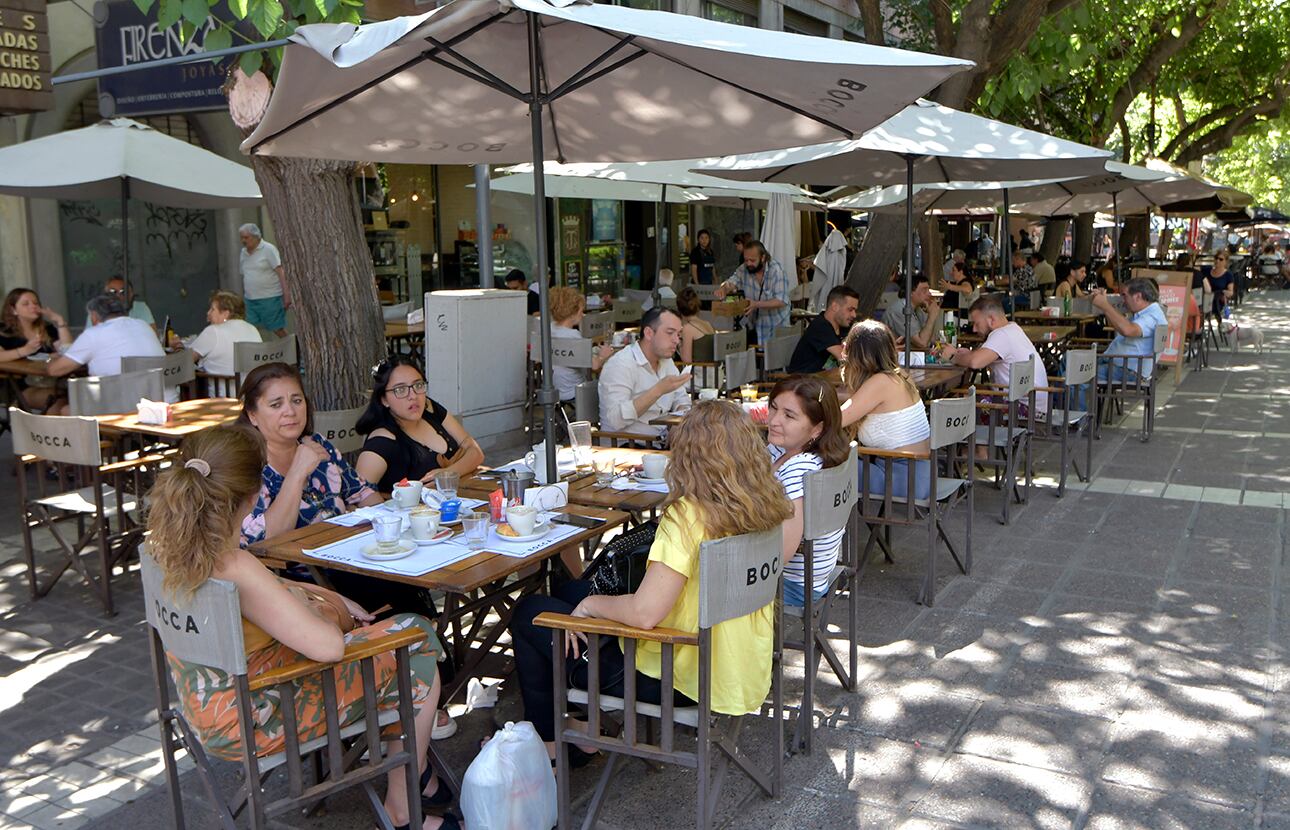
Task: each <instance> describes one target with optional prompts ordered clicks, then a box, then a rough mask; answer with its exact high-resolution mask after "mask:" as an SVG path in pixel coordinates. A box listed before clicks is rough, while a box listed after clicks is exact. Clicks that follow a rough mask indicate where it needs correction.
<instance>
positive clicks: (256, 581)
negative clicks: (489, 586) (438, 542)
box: [148, 427, 460, 830]
mask: <svg viewBox="0 0 1290 830" xmlns="http://www.w3.org/2000/svg"><path fill="white" fill-rule="evenodd" d="M263 466H264V451H263V448H262V447H261V445H260V443H259V442H258V441H256V440H255V438H254V436H252V435H251V434H249V433H248V432H247V431H245V430H242V429H237V428H235V427H214V428H211V429H208V430H204V431H202V432H198V433H196V434H194V435H192V436H190V437H189V438H187V439H185V441H184V443H183V445H182V446H181V447H180V452H179V456H178V459H177V460H176V461H175V463H174V464H173V466H171V468H170V469H168V470H167V471H165V472H164V473H162V474H161V475H160V476H159V477H158V480H157V484H156V486H155V487H154V488H153V489H152V492H151V493H150V502H151V507H150V509H149V514H148V530H149V532H150V538H149V550H150V552H151V554H152V556H153V557H154V558H155V559H156V561H157V564H158V565H159V566H160V568H161V570H162V572H163V574H164V589H165V590H166V591H168V592H170V593H171V594H173V595H175V596H177V597H182V596H184V595H186V594H191V593H192V592H194V591H196V590H197V588H199V587H200V586H201V585H202V583H204V582H205V581H206V580H207V579H209V578H212V577H213V578H217V579H223V580H227V581H229V582H232V583H233V584H234V585H235V586H237V591H238V601H239V603H240V605H241V612H242V630H243V641H244V646H245V650H246V661H247V674H248V675H249V676H250V677H252V678H254V677H257V676H259V675H261V674H263V673H265V672H267V671H272V670H273V669H276V668H279V667H281V666H285V665H288V664H290V663H293V662H296V661H298V660H299V659H300V658H301V657H302V656H303V657H305V658H307V659H310V660H315V661H318V662H325V663H329V662H335V661H337V660H339V659H340V658H341V657H342V655H343V654H344V653H345V649H346V647H347V646H350V645H354V644H357V643H361V642H364V641H368V640H373V639H376V638H378V637H382V636H385V635H388V634H392V633H395V632H398V631H402V630H405V629H409V628H419V629H420V630H421V631H422V632H424V633H425V635H426V638H425V640H423V641H422V642H420V643H418V644H417V645H415V646H413V647H411V649H410V653H411V654H410V659H409V661H408V662H409V664H410V667H411V671H412V687H413V700H414V704H413V705H414V708H415V711H416V715H415V719H414V720H415V723H414V730H415V734H414V735H413V738H414V741H415V744H416V750H415V752H414V757H416V758H419V759H424V758H425V755H426V749H427V748H428V746H429V741H430V734H431V730H432V728H433V725H434V717H435V711H436V708H437V706H438V703H439V688H440V681H439V676H438V671H437V668H436V665H437V660H438V658H439V655H440V652H441V646H440V645H439V640H438V638H437V637H436V635H435V631H434V628H433V627H432V626H431V625H430V621H429V620H427V619H425V618H424V617H420V616H416V615H414V614H398V615H395V616H393V617H391V618H389V619H386V620H384V621H382V622H379V623H375V624H370V625H369V623H372V620H373V618H372V615H371V614H369V613H367V611H366V610H364V609H363V608H362V606H360V605H358V604H357V603H355V602H353V601H352V600H350V599H347V598H346V597H344V596H341V595H339V594H336V593H334V592H331V591H327V590H325V589H323V588H319V587H316V586H312V585H304V584H300V583H292V582H289V581H286V580H282V579H279V578H278V577H276V576H274V575H273V574H272V573H270V572H269V570H268V569H267V568H265V567H264V565H263V564H261V562H260V561H259V560H258V559H256V558H255V557H254V556H253V555H252V554H250V553H249V552H247V551H246V550H244V549H242V548H241V547H240V546H239V544H238V542H239V528H241V527H244V520H245V518H246V517H247V514H248V513H249V512H250V511H251V509H252V505H253V504H256V503H257V502H258V501H259V500H260V499H261V498H262V495H263V494H262V493H261V488H262V481H261V479H262V468H263ZM356 625H357V626H361V627H357V628H356V627H355V626H356ZM346 632H348V633H346ZM167 659H168V662H169V664H170V670H171V676H172V677H173V678H174V681H175V688H176V690H177V692H178V698H179V701H180V706H181V708H182V709H183V712H184V717H185V718H186V720H187V721H188V723H189V724H190V725H191V726H192V727H193V729H194V730H195V731H196V732H197V734H198V736H199V737H200V739H201V742H202V746H203V748H204V749H205V750H206V751H207V752H208V753H209V754H211V755H213V756H215V757H217V758H222V759H226V760H237V759H239V758H240V755H241V752H242V749H243V747H244V745H245V741H246V740H247V737H248V736H246V735H244V734H243V733H242V730H241V726H240V724H239V722H238V715H237V711H238V710H237V706H236V705H235V702H236V694H237V693H236V689H235V684H234V680H233V678H232V677H231V676H230V675H228V674H227V673H226V672H223V671H220V670H218V669H214V668H211V667H209V666H201V665H196V664H192V663H186V662H184V661H182V660H179V659H177V658H175V657H173V656H171V657H168V658H167ZM373 662H374V670H375V679H376V689H377V706H378V708H380V709H394V708H397V706H398V675H397V667H396V659H395V655H394V653H393V652H387V653H384V654H381V655H378V656H377V657H375V658H374V661H373ZM332 671H333V673H334V675H335V678H336V690H337V695H336V707H337V710H338V716H339V719H340V723H341V725H342V726H345V725H349V724H353V723H357V722H359V721H360V720H361V719H362V718H363V717H364V715H365V711H364V710H365V706H364V699H363V682H362V672H361V664H360V663H359V662H352V663H346V664H344V665H340V666H336V667H335V668H334V669H332ZM251 713H252V714H251V716H252V719H253V720H254V722H255V732H254V735H252V736H250V737H251V739H252V740H253V741H254V743H255V749H256V752H257V754H260V755H270V754H273V753H276V752H281V751H282V750H283V749H284V748H285V744H286V737H287V736H286V733H285V731H284V721H283V717H282V710H281V698H280V696H279V694H278V692H277V691H276V690H275V689H263V690H260V691H258V692H253V693H252V699H251ZM295 714H296V723H297V728H298V734H299V738H300V740H301V741H302V742H303V741H308V740H312V739H314V738H318V737H321V736H323V735H325V734H326V731H327V720H326V707H325V704H324V703H323V692H322V681H321V678H320V676H319V675H317V674H315V675H311V676H308V677H305V678H302V679H301V680H298V681H296V692H295ZM391 726H392V727H393V728H392V730H391V729H387V733H386V737H387V739H388V740H389V743H390V747H389V749H390V751H391V752H398V751H401V749H402V745H401V741H400V740H399V735H398V724H392V725H391ZM422 767H423V769H424V773H423V774H422V776H421V781H422V798H423V801H430V802H431V803H439V802H441V801H442V800H443V799H442V798H440V797H437V796H439V793H438V790H439V789H440V785H439V783H438V782H437V781H436V780H435V776H434V775H433V773H432V772H431V770H430V768H429V765H428V764H426V763H424V761H423V762H422ZM427 791H428V792H427ZM444 792H445V793H446V792H447V790H446V788H444ZM385 809H386V811H387V812H388V813H389V816H390V818H391V820H392V821H393V822H394V824H395V825H396V826H399V827H407V826H408V818H409V816H408V801H407V789H406V778H405V776H404V774H403V772H402V771H401V770H394V771H393V772H391V773H390V775H389V777H388V789H387V791H386V798H385ZM439 828H443V830H460V823H459V821H458V820H457V818H456V817H455V816H452V815H450V814H449V815H445V816H444V817H442V818H427V819H426V820H425V823H424V824H423V825H422V830H438V829H439Z"/></svg>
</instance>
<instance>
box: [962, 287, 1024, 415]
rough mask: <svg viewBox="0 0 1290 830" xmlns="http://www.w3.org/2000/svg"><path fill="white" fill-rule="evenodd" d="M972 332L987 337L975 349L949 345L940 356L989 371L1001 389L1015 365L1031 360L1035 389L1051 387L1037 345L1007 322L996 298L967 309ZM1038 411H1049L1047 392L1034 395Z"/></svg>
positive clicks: (985, 299)
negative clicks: (1033, 366)
mask: <svg viewBox="0 0 1290 830" xmlns="http://www.w3.org/2000/svg"><path fill="white" fill-rule="evenodd" d="M968 317H969V319H970V320H971V321H972V330H973V331H975V332H976V333H977V334H978V335H980V336H981V337H984V338H985V342H984V343H982V344H981V346H980V347H979V348H976V349H959V348H955V347H954V346H950V345H946V346H944V347H943V348H942V350H941V356H942V357H944V358H946V359H948V360H949V361H950V362H951V363H956V364H958V365H959V366H967V367H969V368H972V369H985V368H987V367H988V368H989V369H990V378H991V380H993V381H994V383H996V384H997V385H999V386H1007V385H1008V381H1009V380H1010V379H1011V377H1012V364H1014V363H1021V362H1022V361H1026V360H1029V361H1031V362H1033V363H1034V364H1035V386H1036V388H1038V387H1041V386H1047V385H1048V372H1047V371H1046V370H1045V369H1044V361H1043V360H1042V359H1041V358H1040V357H1039V352H1038V351H1036V349H1035V344H1034V343H1032V342H1030V337H1029V336H1028V335H1027V334H1026V331H1025V329H1023V328H1022V327H1021V326H1019V325H1017V324H1016V323H1012V322H1009V321H1008V318H1007V316H1006V315H1005V314H1004V313H1003V306H1002V305H1000V303H999V301H998V300H997V299H995V298H994V297H993V296H990V297H981V298H980V299H978V300H977V301H976V302H974V303H972V307H971V308H970V309H969V310H968ZM1035 408H1036V409H1038V410H1039V411H1040V412H1047V411H1048V393H1047V392H1036V393H1035Z"/></svg>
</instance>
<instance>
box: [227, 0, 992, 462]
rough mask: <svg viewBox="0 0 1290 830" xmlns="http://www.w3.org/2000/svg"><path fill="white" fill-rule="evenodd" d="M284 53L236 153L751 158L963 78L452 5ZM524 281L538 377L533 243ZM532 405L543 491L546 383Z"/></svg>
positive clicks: (597, 11)
mask: <svg viewBox="0 0 1290 830" xmlns="http://www.w3.org/2000/svg"><path fill="white" fill-rule="evenodd" d="M290 39H291V41H292V43H291V44H290V45H288V46H287V47H286V49H285V55H284V58H283V65H282V70H281V72H280V74H279V79H278V87H277V90H276V91H275V92H274V94H273V96H272V98H271V99H270V102H269V107H268V110H267V111H266V113H265V116H264V119H263V121H262V122H261V123H260V125H259V127H257V128H256V130H255V132H254V133H252V135H251V136H250V137H249V138H248V139H247V140H246V141H245V142H244V143H243V145H242V146H243V149H244V150H245V151H246V152H248V153H266V154H270V155H282V156H303V157H314V158H330V159H358V158H362V159H367V160H371V161H389V162H407V163H440V164H473V163H479V162H489V163H492V164H499V163H501V164H505V163H517V162H523V161H529V162H533V163H534V164H535V165H537V164H541V163H542V161H543V160H545V159H547V158H552V157H553V158H555V159H556V160H559V161H577V162H591V161H622V160H624V159H630V160H634V161H656V160H660V159H675V158H689V157H693V156H694V155H696V151H698V152H699V153H700V154H701V153H702V151H704V150H708V151H709V152H712V151H720V152H735V153H742V152H754V151H758V150H767V149H772V148H775V147H786V146H799V145H802V144H809V143H812V142H818V141H825V140H830V139H835V138H854V137H855V136H857V135H859V134H861V133H863V132H864V131H865V130H867V129H869V128H870V127H873V126H875V125H876V124H878V123H879V122H880V121H881V120H882V119H884V118H887V117H889V116H890V115H892V114H894V113H895V112H897V111H898V110H899V109H900V108H901V107H903V106H905V105H906V104H907V103H909V102H910V101H911V100H914V99H915V98H917V96H919V95H921V94H924V93H925V92H927V91H928V90H930V89H932V88H934V87H935V86H937V85H938V84H940V83H941V82H942V81H944V80H945V79H946V78H948V77H949V76H951V75H953V74H955V73H957V72H960V71H962V70H963V69H966V68H967V67H968V66H969V65H970V64H968V63H967V62H965V61H959V60H954V59H949V58H942V57H939V56H935V55H928V54H923V53H918V52H906V51H902V50H898V49H888V48H884V47H878V46H869V45H867V44H857V43H851V42H848V41H844V40H833V39H829V38H816V37H809V36H804V35H794V34H788V33H784V32H773V31H768V30H764V29H756V28H751V27H747V26H736V25H732V24H724V23H718V22H716V21H712V20H704V19H699V18H694V17H688V16H682V15H674V14H670V13H667V12H656V11H645V10H640V9H632V8H626V7H622V6H615V5H609V4H600V3H591V2H588V1H587V0H504V1H503V2H499V0H455V2H451V3H448V4H446V5H444V6H441V7H439V8H437V9H434V10H432V11H429V12H427V13H425V14H423V15H419V16H416V17H404V18H396V19H393V20H385V21H381V22H378V23H371V24H367V25H364V26H359V27H355V26H352V25H348V24H344V25H336V24H317V25H312V26H302V27H300V28H299V29H297V30H296V32H295V33H294V34H293V35H292V36H291V38H290ZM535 182H536V183H537V184H538V187H536V188H535V190H534V194H533V198H534V205H535V209H534V220H535V222H534V224H535V230H536V233H537V237H538V239H545V238H546V227H545V224H546V219H545V210H544V205H543V202H544V200H545V193H544V191H543V187H542V182H543V180H542V179H541V178H537V179H535ZM536 266H537V269H538V277H537V281H538V285H539V287H540V291H539V295H540V297H541V317H542V320H543V325H542V326H541V330H542V334H541V338H542V344H541V345H542V357H543V365H548V366H549V365H550V348H551V341H550V328H549V326H548V325H547V324H546V323H547V320H548V318H549V315H548V309H547V290H546V284H547V281H546V279H545V274H546V270H547V262H546V248H545V246H544V245H538V246H537V257H536ZM538 400H539V402H540V403H541V404H542V405H543V409H544V411H545V415H546V417H545V419H544V420H545V428H546V435H547V442H546V443H547V447H548V449H549V452H548V458H547V466H548V472H550V473H551V474H552V475H553V476H554V473H555V456H554V448H555V441H554V436H553V435H552V420H551V414H552V411H553V410H552V408H553V406H554V404H555V402H556V393H555V389H554V387H553V386H552V384H551V378H550V376H549V373H543V380H542V388H541V390H540V391H539V393H538Z"/></svg>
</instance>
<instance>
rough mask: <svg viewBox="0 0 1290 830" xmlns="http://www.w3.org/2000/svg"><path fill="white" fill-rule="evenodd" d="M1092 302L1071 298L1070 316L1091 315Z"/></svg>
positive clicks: (1086, 299)
mask: <svg viewBox="0 0 1290 830" xmlns="http://www.w3.org/2000/svg"><path fill="white" fill-rule="evenodd" d="M1092 313H1093V301H1092V300H1090V299H1088V298H1087V297H1073V298H1071V314H1092Z"/></svg>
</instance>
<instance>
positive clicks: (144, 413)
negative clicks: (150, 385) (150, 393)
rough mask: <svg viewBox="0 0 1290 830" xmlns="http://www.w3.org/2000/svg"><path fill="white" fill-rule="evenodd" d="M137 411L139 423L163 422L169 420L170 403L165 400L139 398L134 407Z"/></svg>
mask: <svg viewBox="0 0 1290 830" xmlns="http://www.w3.org/2000/svg"><path fill="white" fill-rule="evenodd" d="M135 408H136V409H137V410H138V411H139V423H141V424H165V423H169V422H170V404H168V403H166V402H165V401H150V400H148V399H147V398H140V399H139V403H138V404H137V405H136V407H135Z"/></svg>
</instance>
